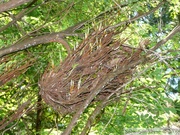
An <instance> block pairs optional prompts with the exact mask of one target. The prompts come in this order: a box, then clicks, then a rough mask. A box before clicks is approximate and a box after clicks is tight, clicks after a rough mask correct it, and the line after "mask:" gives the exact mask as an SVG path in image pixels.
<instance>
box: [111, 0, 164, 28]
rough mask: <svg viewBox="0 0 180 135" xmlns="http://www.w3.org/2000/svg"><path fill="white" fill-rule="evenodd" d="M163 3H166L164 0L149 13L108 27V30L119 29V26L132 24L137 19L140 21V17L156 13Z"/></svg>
mask: <svg viewBox="0 0 180 135" xmlns="http://www.w3.org/2000/svg"><path fill="white" fill-rule="evenodd" d="M165 2H166V0H163V1H162V2H160V3H159V4H158V5H157V6H156V7H155V8H153V9H152V10H150V11H148V12H145V13H143V14H140V15H137V16H135V17H133V18H131V19H129V20H126V21H122V22H120V23H118V24H116V25H113V26H110V27H108V29H115V28H117V27H119V26H121V25H125V24H128V23H131V22H134V21H136V20H138V19H140V18H142V17H145V16H147V15H149V14H151V13H153V12H154V11H156V10H157V9H159V7H161V6H162V5H163V4H164V3H165Z"/></svg>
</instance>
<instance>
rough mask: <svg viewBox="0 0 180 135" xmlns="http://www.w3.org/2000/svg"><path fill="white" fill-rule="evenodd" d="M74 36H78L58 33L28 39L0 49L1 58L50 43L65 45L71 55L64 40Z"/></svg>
mask: <svg viewBox="0 0 180 135" xmlns="http://www.w3.org/2000/svg"><path fill="white" fill-rule="evenodd" d="M72 35H75V36H76V35H77V34H68V33H66V32H57V33H52V34H46V35H42V36H38V37H34V38H28V39H25V40H23V41H22V42H20V43H19V42H17V43H15V44H13V45H11V46H9V47H6V48H1V49H0V58H1V57H3V56H5V55H7V54H10V53H13V52H17V51H21V50H25V49H27V48H29V47H32V46H36V45H39V44H46V43H50V42H58V43H61V44H63V45H64V47H65V48H66V49H67V52H68V53H69V54H71V49H70V47H69V45H68V43H67V42H66V40H65V39H64V38H65V37H66V36H72Z"/></svg>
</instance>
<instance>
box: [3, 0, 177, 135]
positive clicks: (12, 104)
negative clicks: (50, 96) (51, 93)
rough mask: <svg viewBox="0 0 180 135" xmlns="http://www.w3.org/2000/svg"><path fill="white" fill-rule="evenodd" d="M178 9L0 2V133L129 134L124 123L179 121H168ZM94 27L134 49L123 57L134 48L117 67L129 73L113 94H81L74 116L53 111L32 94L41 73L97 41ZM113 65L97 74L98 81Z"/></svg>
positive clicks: (171, 118)
mask: <svg viewBox="0 0 180 135" xmlns="http://www.w3.org/2000/svg"><path fill="white" fill-rule="evenodd" d="M179 6H180V2H178V1H176V0H171V1H170V0H162V1H161V0H159V1H157V0H156V1H155V0H152V1H147V0H142V1H136V0H128V1H121V2H120V1H117V0H99V1H89V0H83V1H79V0H73V1H72V0H67V1H61V0H46V1H45V0H13V1H8V0H6V1H0V33H1V34H0V57H1V59H0V86H1V94H0V97H1V98H0V105H1V108H0V120H1V121H0V131H1V133H2V134H37V135H38V134H53V132H55V131H56V132H59V133H60V132H62V134H70V133H71V134H86V133H92V132H94V133H96V134H110V133H111V134H123V133H124V131H126V132H129V131H128V130H126V129H128V128H130V129H131V132H133V131H132V128H145V129H147V128H154V127H160V128H162V127H163V126H164V125H167V128H171V126H172V125H176V126H177V127H178V126H180V125H178V124H177V123H175V122H178V121H179V99H178V98H179V91H180V88H179V86H180V85H179V82H180V81H179V80H180V77H179V59H180V56H179V51H180V50H179V44H180V40H179V39H180V38H179V37H180V35H179V31H180V26H179V24H180V23H179V14H180V9H179ZM101 30H103V32H104V31H105V32H106V33H108V32H110V33H111V32H112V33H113V34H112V40H111V39H107V38H106V40H105V41H109V42H108V43H107V45H109V46H110V47H111V46H112V45H113V43H115V41H121V42H122V41H123V42H122V43H123V45H125V46H128V47H131V48H134V51H133V52H132V53H131V55H129V56H128V57H126V58H129V60H131V61H135V60H134V56H135V54H136V49H135V48H140V49H141V51H142V52H141V55H140V56H141V57H140V56H139V54H138V56H137V57H135V58H136V61H135V62H136V63H131V64H129V65H130V67H125V69H124V71H123V69H122V68H121V71H120V70H119V72H122V73H125V71H126V70H127V69H126V68H129V69H131V68H132V69H135V71H134V72H133V73H132V76H130V77H129V78H128V79H127V80H126V82H125V83H123V85H121V86H119V87H117V89H116V90H117V91H118V89H120V90H121V93H120V94H118V93H116V92H114V93H113V92H112V93H111V94H110V95H108V96H105V97H103V100H101V101H99V102H91V100H90V99H89V100H88V99H87V100H86V101H85V102H87V103H88V102H89V104H87V105H88V106H87V107H88V108H86V109H85V108H84V109H83V108H82V107H81V108H77V110H79V111H77V112H74V113H68V114H66V115H63V114H61V113H59V112H57V110H56V111H55V110H54V108H52V107H51V106H50V105H48V104H47V103H46V102H44V100H42V97H41V95H40V94H39V91H40V86H39V84H40V83H39V82H41V80H42V76H43V73H46V72H47V71H51V70H57V67H58V68H60V69H61V67H62V66H63V62H64V61H67V59H68V58H69V59H71V58H72V59H73V58H74V57H73V55H72V54H73V52H75V51H76V50H77V48H78V46H80V45H82V44H83V43H84V42H85V41H87V40H89V39H91V38H95V39H97V42H96V40H95V42H94V45H95V47H96V46H98V45H99V43H101V42H98V41H99V40H101V38H100V37H101V36H99V35H100V34H101V33H99V35H98V34H95V36H93V33H98V31H101ZM102 37H104V39H105V37H106V36H102ZM108 37H111V36H110V35H108ZM102 40H103V38H102ZM88 45H89V44H88ZM110 47H109V48H110ZM93 49H94V48H93ZM93 49H92V50H93ZM95 49H96V48H95ZM110 49H111V48H110ZM81 51H82V52H83V51H84V50H81ZM124 56H127V54H124ZM113 64H114V63H113V62H112V61H111V62H110V66H111V65H113ZM116 64H117V63H115V65H116ZM76 66H79V65H73V66H72V69H74V68H76ZM108 68H109V67H108ZM117 69H118V68H117ZM117 69H115V70H113V73H112V74H110V75H109V78H108V76H107V77H106V76H105V77H104V80H106V81H104V83H105V84H106V83H108V80H109V79H112V78H113V75H114V74H116V73H118V70H117ZM116 71H117V72H116ZM122 73H121V74H122ZM126 75H127V74H126ZM114 76H115V75H114ZM69 83H70V82H69ZM100 84H103V82H101V83H100ZM47 86H48V83H47ZM102 87H103V86H102ZM102 87H101V88H102ZM96 88H97V87H96ZM116 90H115V91H116ZM94 91H96V89H94ZM97 91H98V89H97ZM99 92H100V91H99ZM95 97H96V95H94V96H92V98H94V99H95ZM81 109H82V110H81ZM81 113H82V114H81ZM162 131H163V129H162ZM136 132H137V129H136ZM139 132H142V131H139ZM144 132H146V131H144Z"/></svg>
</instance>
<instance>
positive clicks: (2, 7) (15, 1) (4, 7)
mask: <svg viewBox="0 0 180 135" xmlns="http://www.w3.org/2000/svg"><path fill="white" fill-rule="evenodd" d="M30 1H32V0H10V1H8V2H6V3H4V4H0V13H1V12H4V11H8V10H10V9H13V8H16V7H18V6H20V5H22V4H25V3H27V2H30Z"/></svg>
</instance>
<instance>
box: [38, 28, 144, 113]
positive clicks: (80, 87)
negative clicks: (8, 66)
mask: <svg viewBox="0 0 180 135" xmlns="http://www.w3.org/2000/svg"><path fill="white" fill-rule="evenodd" d="M113 36H114V32H106V31H105V30H100V31H96V32H94V33H92V34H90V35H89V36H88V37H87V38H86V39H84V40H83V42H82V43H81V44H80V45H79V46H78V48H77V49H76V50H74V51H73V52H72V55H70V56H68V57H67V58H66V59H65V60H64V62H63V63H62V64H61V65H60V66H59V67H57V69H53V70H46V71H45V73H44V74H43V76H42V78H41V80H40V82H39V84H40V88H41V90H40V94H41V96H42V98H43V99H44V101H45V102H46V103H47V104H49V105H51V106H52V107H53V108H54V109H55V110H56V111H58V112H60V113H61V114H67V113H72V112H76V111H77V110H78V109H79V108H80V107H81V105H82V103H83V102H84V101H85V100H86V99H87V97H88V96H89V95H90V94H91V92H92V91H93V90H95V89H96V86H98V84H100V83H101V81H102V78H104V77H105V76H106V75H107V74H109V73H110V72H112V73H113V72H115V71H116V70H119V69H121V67H125V66H126V65H128V64H129V63H131V62H132V61H138V60H139V58H140V56H141V52H142V51H143V50H142V49H140V48H131V47H130V46H125V45H123V43H124V41H118V40H114V39H113ZM135 67H136V65H134V67H133V68H129V69H127V70H125V72H123V73H120V74H117V75H116V76H115V77H114V78H112V79H111V81H110V82H107V83H106V85H104V86H103V87H102V90H101V92H100V93H99V94H98V95H97V96H96V97H94V100H93V102H95V101H101V100H103V99H104V98H105V97H106V96H108V95H109V94H111V93H112V92H114V91H115V90H116V89H117V88H118V87H120V86H121V85H123V84H124V83H126V82H127V80H128V78H130V77H131V75H132V71H133V70H134V68H135Z"/></svg>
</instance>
